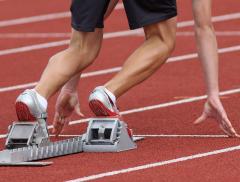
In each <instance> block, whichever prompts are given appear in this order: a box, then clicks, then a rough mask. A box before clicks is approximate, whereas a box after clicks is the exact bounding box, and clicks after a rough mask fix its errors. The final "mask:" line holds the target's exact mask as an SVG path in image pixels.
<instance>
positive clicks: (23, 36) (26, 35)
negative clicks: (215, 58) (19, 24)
mask: <svg viewBox="0 0 240 182" xmlns="http://www.w3.org/2000/svg"><path fill="white" fill-rule="evenodd" d="M123 33H124V34H122V35H121V34H119V32H118V33H117V32H116V34H115V35H114V34H112V38H115V37H121V36H129V32H128V31H126V32H125V31H123ZM215 33H216V35H217V36H240V31H216V32H215ZM132 35H134V36H143V35H144V34H143V32H142V31H139V33H138V32H133V34H132ZM194 35H195V33H194V32H192V31H181V32H177V36H186V37H189V36H194ZM70 37H71V33H58V32H55V33H0V38H1V39H28V38H30V39H31V38H38V39H41V38H43V39H45V38H70Z"/></svg>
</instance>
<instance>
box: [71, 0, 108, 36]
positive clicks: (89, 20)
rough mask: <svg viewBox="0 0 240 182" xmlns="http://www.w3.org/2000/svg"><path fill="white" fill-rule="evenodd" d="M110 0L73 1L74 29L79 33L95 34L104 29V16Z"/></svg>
mask: <svg viewBox="0 0 240 182" xmlns="http://www.w3.org/2000/svg"><path fill="white" fill-rule="evenodd" d="M109 2H110V0H72V5H71V8H70V10H71V13H72V22H71V24H72V28H74V29H75V30H77V31H84V32H93V31H94V30H95V28H103V27H104V25H103V19H104V14H105V12H106V10H107V8H108V5H109Z"/></svg>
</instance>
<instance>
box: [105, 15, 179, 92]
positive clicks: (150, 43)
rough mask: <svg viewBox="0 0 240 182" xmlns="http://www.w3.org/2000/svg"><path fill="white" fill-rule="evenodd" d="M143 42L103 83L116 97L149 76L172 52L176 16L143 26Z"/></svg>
mask: <svg viewBox="0 0 240 182" xmlns="http://www.w3.org/2000/svg"><path fill="white" fill-rule="evenodd" d="M144 32H145V37H146V40H145V42H144V43H143V44H142V45H141V46H140V47H139V48H138V49H137V50H136V51H134V53H133V54H132V55H131V56H130V57H129V58H128V59H127V61H126V62H125V63H124V65H123V68H122V70H121V71H120V72H119V73H118V74H117V75H116V76H114V77H113V79H111V80H110V81H109V82H107V83H106V84H105V87H106V88H107V89H108V90H109V91H111V92H112V93H113V94H114V95H115V96H116V97H119V96H121V95H122V94H123V93H125V92H126V91H128V90H129V89H130V88H131V87H133V86H135V85H137V84H139V83H140V82H142V81H144V80H145V79H147V78H148V77H149V76H151V75H152V74H153V73H154V72H155V71H156V70H157V69H158V68H159V67H161V66H162V65H163V63H164V62H165V61H166V60H167V58H168V57H169V56H170V54H171V53H172V51H173V49H174V46H175V34H176V18H171V19H169V20H166V21H163V22H159V23H155V24H152V25H148V26H146V27H144Z"/></svg>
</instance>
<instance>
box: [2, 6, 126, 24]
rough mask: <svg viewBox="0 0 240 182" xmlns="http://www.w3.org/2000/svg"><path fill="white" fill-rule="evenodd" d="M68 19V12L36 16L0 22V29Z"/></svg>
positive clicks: (121, 7)
mask: <svg viewBox="0 0 240 182" xmlns="http://www.w3.org/2000/svg"><path fill="white" fill-rule="evenodd" d="M115 9H116V10H120V9H123V4H122V3H119V4H117V6H116V8H115ZM69 17H71V13H70V12H69V11H65V12H59V13H51V14H44V15H38V16H30V17H23V18H17V19H11V20H3V21H0V27H9V26H13V25H22V24H27V23H35V22H41V21H49V20H57V19H62V18H69Z"/></svg>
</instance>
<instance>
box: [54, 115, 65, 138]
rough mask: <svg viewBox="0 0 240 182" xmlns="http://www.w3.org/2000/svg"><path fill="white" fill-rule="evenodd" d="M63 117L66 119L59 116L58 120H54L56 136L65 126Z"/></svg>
mask: <svg viewBox="0 0 240 182" xmlns="http://www.w3.org/2000/svg"><path fill="white" fill-rule="evenodd" d="M63 119H64V117H61V116H59V118H58V120H56V121H54V124H53V134H55V135H56V136H58V135H59V134H60V133H61V131H62V128H63V126H64V121H63Z"/></svg>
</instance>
